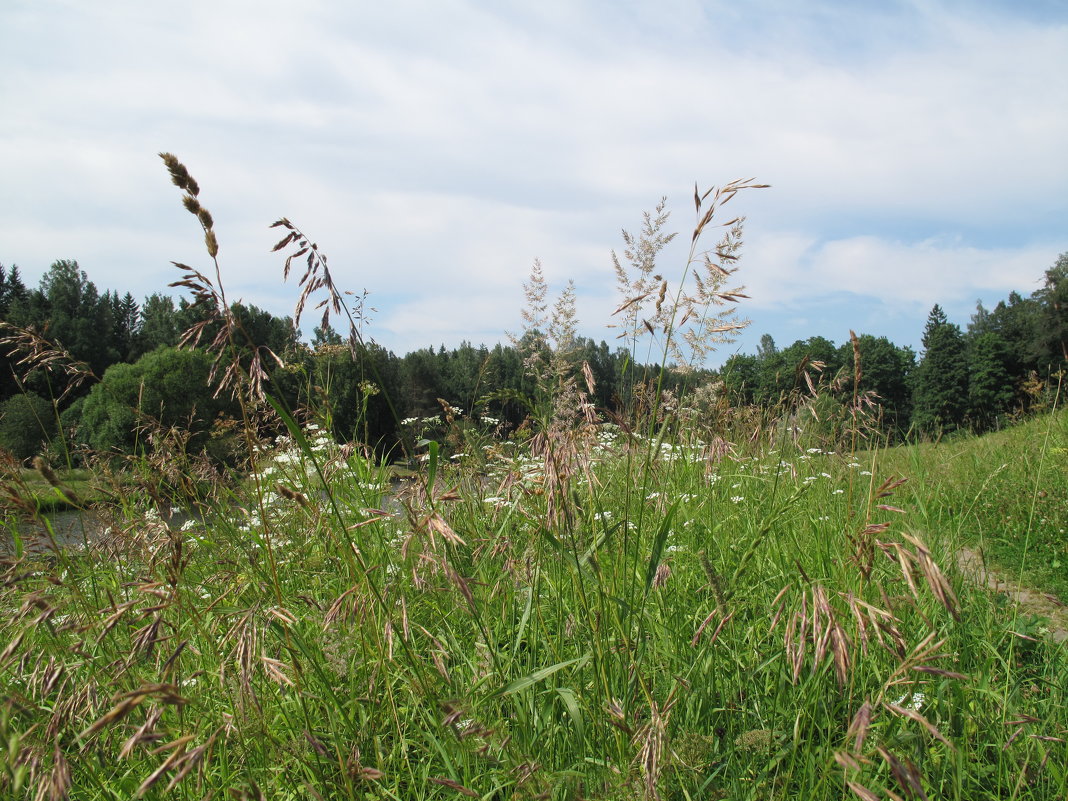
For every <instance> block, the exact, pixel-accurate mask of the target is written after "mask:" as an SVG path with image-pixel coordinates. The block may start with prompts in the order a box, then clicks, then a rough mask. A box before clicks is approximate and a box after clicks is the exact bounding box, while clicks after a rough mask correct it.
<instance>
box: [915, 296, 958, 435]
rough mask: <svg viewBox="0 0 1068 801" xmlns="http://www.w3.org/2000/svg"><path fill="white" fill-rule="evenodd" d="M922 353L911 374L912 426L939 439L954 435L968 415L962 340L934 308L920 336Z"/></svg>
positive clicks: (940, 310)
mask: <svg viewBox="0 0 1068 801" xmlns="http://www.w3.org/2000/svg"><path fill="white" fill-rule="evenodd" d="M923 347H924V353H923V357H922V358H921V360H920V363H919V365H918V366H917V367H916V370H915V372H914V374H913V376H914V378H913V388H912V405H913V418H912V421H913V424H914V425H915V426H916V428H918V429H919V430H920V431H922V432H924V433H927V434H932V435H939V434H943V433H950V432H952V431H955V430H956V429H957V428H959V427H960V426H961V425H962V424H963V423H964V418H965V415H966V414H967V411H968V364H967V361H966V355H965V343H964V336H963V334H962V333H961V330H960V328H959V327H957V326H956V325H954V324H952V323H950V322H949V321H948V320H947V319H946V315H945V312H943V311H942V308H941V307H940V306H939V305H937V304H935V306H934V308H933V309H931V314H930V315H929V316H928V318H927V326H926V327H925V328H924V333H923Z"/></svg>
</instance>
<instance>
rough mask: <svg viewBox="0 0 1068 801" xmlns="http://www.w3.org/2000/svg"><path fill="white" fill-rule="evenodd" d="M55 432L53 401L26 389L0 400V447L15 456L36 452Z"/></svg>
mask: <svg viewBox="0 0 1068 801" xmlns="http://www.w3.org/2000/svg"><path fill="white" fill-rule="evenodd" d="M55 434H56V415H55V411H54V410H53V409H52V404H51V403H49V402H48V401H46V400H45V399H44V398H42V397H41V396H40V395H35V394H34V393H32V392H27V393H25V394H21V395H13V396H11V397H10V398H8V399H7V400H6V401H4V402H3V403H0V447H2V448H4V449H5V450H7V451H9V452H10V453H11V454H12V455H13V456H14V457H15V458H16V459H19V460H23V459H29V458H30V457H31V456H36V455H37V454H38V453H40V452H41V450H42V449H43V448H44V446H45V444H46V443H47V442H48V441H49V440H50V439H51V438H52V437H54V436H55Z"/></svg>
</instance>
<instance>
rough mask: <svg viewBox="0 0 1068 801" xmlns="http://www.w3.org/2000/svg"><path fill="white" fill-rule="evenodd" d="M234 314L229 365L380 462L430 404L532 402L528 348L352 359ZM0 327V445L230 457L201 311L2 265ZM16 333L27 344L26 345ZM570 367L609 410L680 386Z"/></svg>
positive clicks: (319, 335)
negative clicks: (251, 368) (163, 443)
mask: <svg viewBox="0 0 1068 801" xmlns="http://www.w3.org/2000/svg"><path fill="white" fill-rule="evenodd" d="M232 310H233V312H234V314H235V317H236V319H237V321H238V327H239V329H240V336H239V337H238V342H237V346H238V347H239V349H241V350H242V351H243V353H242V354H238V358H239V359H240V360H243V362H244V363H246V364H247V363H248V362H249V358H248V357H249V355H250V354H251V353H252V352H253V351H254V350H259V351H261V353H265V352H266V350H269V351H270V352H271V353H273V354H276V355H277V356H278V357H279V359H280V361H281V364H279V363H277V362H276V361H274V360H273V359H271V358H262V359H261V364H262V365H263V367H264V369H265V370H266V371H267V373H268V376H267V378H268V383H269V385H270V387H271V393H272V394H273V395H275V396H276V397H277V398H279V399H280V400H281V401H282V402H283V403H284V404H286V405H288V406H289V407H290V408H291V409H309V408H311V409H315V410H317V413H318V414H319V415H320V419H319V420H318V421H317V422H320V423H325V424H326V425H328V426H329V427H330V428H331V430H332V433H333V434H334V436H335V437H336V438H338V439H339V440H341V441H349V440H354V439H355V440H359V441H361V442H366V443H369V444H371V445H373V446H375V447H377V448H378V449H379V450H380V451H381V452H383V453H385V452H388V451H390V450H392V449H394V448H395V446H396V445H397V444H398V442H400V440H401V439H402V437H403V436H404V435H405V434H406V433H409V434H410V431H409V432H405V431H403V427H402V426H401V422H402V421H403V420H406V419H409V418H417V419H430V418H435V417H441V416H442V415H443V413H444V409H443V406H442V403H441V400H444V401H446V402H447V403H448V404H450V405H451V406H452V407H454V408H462V409H464V410H465V412H466V413H467V414H468V415H471V414H472V413H474V414H478V415H481V416H484V417H487V418H490V419H493V420H495V421H496V423H495V425H496V426H497V427H499V430H500V431H501V432H508V431H512V430H515V429H516V428H519V427H520V426H522V424H523V422H524V420H525V419H526V418H527V415H528V413H529V411H530V408H529V403H528V401H529V400H530V399H532V398H533V397H534V395H535V394H536V386H535V382H534V381H533V380H532V379H531V378H530V377H529V376H528V375H527V374H526V370H525V368H524V364H523V359H524V356H523V355H521V354H522V353H525V352H526V351H525V350H524V349H525V348H526V349H527V350H529V348H528V345H529V343H523V342H520V343H516V345H500V344H498V345H495V346H494V347H493V348H487V347H485V346H479V347H475V346H474V345H471V344H470V343H464V344H462V345H461V346H460V347H458V348H453V349H446V348H444V346H441V347H438V348H434V347H427V348H424V349H420V350H416V351H414V352H412V353H408V354H406V355H405V356H402V357H398V356H396V355H395V354H393V353H392V352H390V351H388V350H386V349H384V348H382V347H381V346H379V345H377V344H374V343H373V342H364V343H360V344H358V345H357V346H356V347H355V352H353V349H352V348H350V346H349V344H348V342H347V341H346V340H345V339H343V338H342V337H341V336H340V335H338V334H337V333H336V332H334V331H332V330H328V331H326V332H323V331H321V330H319V329H316V330H315V332H314V335H313V337H312V341H311V343H310V344H306V343H305V342H303V341H301V339H300V336H299V332H297V331H296V330H294V326H293V321H292V319H291V318H289V317H277V316H274V315H272V314H270V313H269V312H267V311H264V310H262V309H258V308H256V307H255V306H250V305H243V304H235V305H234V306H233V307H232ZM0 320H2V321H3V322H4V323H5V324H6V325H5V326H4V331H3V332H0V335H2V336H3V337H4V339H5V340H6V344H5V345H4V346H0V447H3V448H5V449H6V450H8V451H9V452H11V453H13V454H14V455H15V456H17V457H18V458H20V459H25V458H28V457H30V456H33V455H35V454H36V453H38V451H39V450H40V449H41V448H42V447H47V446H48V444H49V443H51V446H52V447H62V448H63V449H64V453H65V454H66V453H69V452H73V451H76V450H77V446H87V447H89V448H91V449H93V450H95V451H97V452H131V451H135V450H138V449H141V448H144V447H146V446H148V445H150V444H151V439H152V437H153V436H156V437H159V436H162V435H163V433H162V432H164V431H165V430H166V429H167V428H169V427H176V428H181V430H182V431H184V432H186V433H187V434H189V435H190V436H191V439H190V441H189V443H188V447H189V448H190V449H202V450H203V449H206V450H208V451H209V453H210V454H211V455H212V456H213V457H216V458H217V459H218V460H222V461H229V460H230V457H231V456H232V454H233V453H234V452H236V451H239V450H240V443H239V442H236V441H235V440H236V439H238V438H237V436H236V433H237V430H238V429H239V426H235V422H237V421H239V420H240V417H241V410H240V408H239V406H238V404H237V403H236V402H235V401H234V400H233V399H231V398H230V397H228V396H227V395H225V394H224V395H223V396H221V397H215V393H214V392H213V390H212V389H211V388H210V387H209V386H208V376H209V373H210V372H211V366H212V360H213V359H212V356H211V355H209V354H208V353H206V352H205V350H203V349H202V348H203V346H204V345H207V344H208V343H211V342H212V341H213V339H214V335H215V331H216V330H217V328H214V327H213V325H216V324H213V323H212V320H213V310H211V309H207V308H204V307H203V306H200V305H198V304H195V303H190V302H189V301H187V300H185V299H182V300H179V301H178V302H177V303H176V302H175V301H174V299H173V298H172V297H170V296H169V295H165V294H162V293H156V294H153V295H151V296H149V297H148V298H146V299H145V300H144V302H143V303H141V304H138V303H137V302H136V300H135V299H134V298H133V297H132V296H131V295H130V294H129V293H126V294H125V295H122V296H120V295H119V294H118V293H117V292H114V291H110V290H109V291H105V292H103V293H101V292H100V291H99V290H98V289H97V288H96V286H95V285H94V283H93V282H92V281H91V280H89V278H88V276H87V275H86V273H85V272H84V271H83V270H81V269H80V268H79V266H78V264H77V262H74V261H58V262H56V263H54V264H53V265H52V266H51V267H50V268H49V270H48V271H47V272H46V273H45V275H44V276H43V277H42V279H41V281H40V284H39V286H38V287H36V288H33V289H30V288H27V287H26V285H25V284H24V282H23V280H22V278H21V276H20V274H19V270H18V268H17V267H11V268H10V269H6V268H3V267H2V266H0ZM197 325H205V326H206V328H205V330H204V331H203V333H202V335H201V337H200V343H201V346H202V347H201V348H200V349H189V348H182V349H180V348H178V347H177V346H178V345H179V342H180V340H181V339H182V336H183V334H184V332H186V331H188V330H190V329H191V328H193V327H195V326H197ZM27 332H33V333H34V334H36V335H37V336H38V337H39V339H38V340H37V341H32V340H30V339H28V337H27ZM535 339H536V337H535ZM49 348H52V349H55V348H61V349H62V353H57V354H55V356H56V357H57V358H55V359H52V358H50V354H48V353H45V352H42V351H47V350H48V349H49ZM34 351H36V353H34ZM31 355H32V357H33V358H31V360H30V362H29V363H30V364H38V365H41V369H35V370H29V371H27V369H26V368H27V363H23V364H20V361H22V360H23V359H24V358H26V357H27V356H31ZM528 355H529V354H528ZM570 360H571V361H572V362H573V363H574V364H575V365H582V364H583V363H585V364H588V365H589V368H590V373H591V376H592V378H593V380H594V391H593V394H592V396H591V398H590V402H592V403H594V404H595V405H596V406H597V407H598V408H599V409H601V410H602V411H603V412H606V413H608V414H615V413H619V412H621V411H622V409H623V408H624V406H625V405H626V403H627V402H628V400H627V399H628V398H629V397H630V395H631V393H632V391H633V384H634V382H635V381H636V380H638V379H639V378H640V379H641V380H644V381H646V382H652V383H657V382H659V383H661V384H662V385H663V387H664V388H666V389H671V388H675V387H678V386H679V384H680V383H681V382H682V381H683V378H682V377H680V376H678V375H676V374H675V373H673V372H672V371H670V370H660V369H659V368H641V370H640V372H639V371H637V370H636V369H635V366H634V365H633V364H632V363H631V362H630V360H629V358H628V356H627V354H626V353H625V352H624V351H623V350H621V349H615V350H612V349H610V348H609V346H608V345H607V343H605V342H600V343H596V342H594V341H593V340H590V339H584V338H578V339H577V340H576V341H575V342H574V343H573V347H572V351H571V353H570ZM439 399H440V400H439ZM61 433H62V436H59V435H60V434H61ZM259 433H261V434H262V433H264V432H259ZM71 446H74V447H71Z"/></svg>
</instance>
